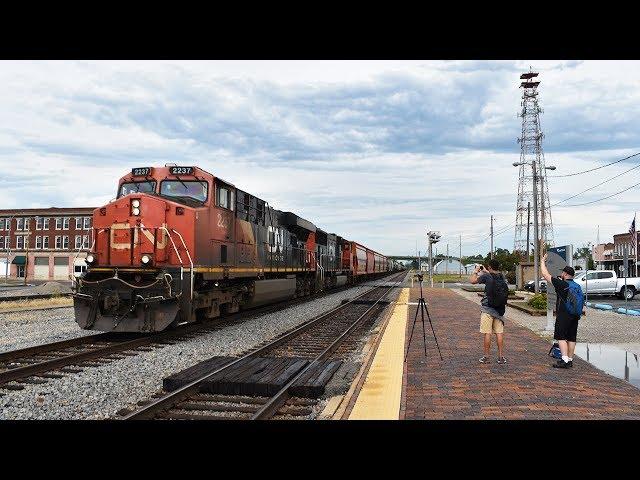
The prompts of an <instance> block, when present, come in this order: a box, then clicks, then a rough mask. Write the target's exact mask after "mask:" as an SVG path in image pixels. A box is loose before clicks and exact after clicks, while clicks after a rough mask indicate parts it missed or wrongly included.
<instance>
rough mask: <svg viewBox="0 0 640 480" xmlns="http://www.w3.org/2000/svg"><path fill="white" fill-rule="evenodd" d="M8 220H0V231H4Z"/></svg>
mask: <svg viewBox="0 0 640 480" xmlns="http://www.w3.org/2000/svg"><path fill="white" fill-rule="evenodd" d="M8 220H9V219H8V218H0V230H4V226H5V222H6V221H8Z"/></svg>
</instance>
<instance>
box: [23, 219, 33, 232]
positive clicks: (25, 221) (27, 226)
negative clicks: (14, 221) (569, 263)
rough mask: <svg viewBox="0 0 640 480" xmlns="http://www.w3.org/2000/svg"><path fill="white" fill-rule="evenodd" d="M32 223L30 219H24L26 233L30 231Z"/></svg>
mask: <svg viewBox="0 0 640 480" xmlns="http://www.w3.org/2000/svg"><path fill="white" fill-rule="evenodd" d="M30 221H31V219H30V218H25V219H24V229H25V231H28V230H29V222H30Z"/></svg>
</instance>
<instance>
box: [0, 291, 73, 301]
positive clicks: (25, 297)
mask: <svg viewBox="0 0 640 480" xmlns="http://www.w3.org/2000/svg"><path fill="white" fill-rule="evenodd" d="M61 297H71V293H47V294H43V295H37V294H36V295H11V296H5V297H0V303H2V302H12V301H15V300H42V299H44V300H46V299H49V298H61Z"/></svg>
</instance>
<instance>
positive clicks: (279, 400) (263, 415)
mask: <svg viewBox="0 0 640 480" xmlns="http://www.w3.org/2000/svg"><path fill="white" fill-rule="evenodd" d="M397 283H398V284H399V283H402V282H401V281H400V282H397ZM393 288H395V285H394V286H393V287H389V288H388V289H387V290H386V291H385V292H384V293H383V294H382V295H381V296H380V297H378V299H377V300H375V302H374V303H373V304H372V305H371V306H370V307H369V308H367V310H366V311H365V312H364V313H363V314H362V315H360V316H359V317H358V318H357V319H356V320H355V321H353V322H352V323H351V325H349V327H348V328H346V329H345V330H344V332H342V334H341V335H340V336H339V337H338V338H336V339H335V340H334V341H333V342H332V343H331V345H329V346H328V347H327V348H325V349H324V350H323V351H322V352H321V353H320V354H318V355H317V356H316V358H314V359H313V360H312V361H311V362H309V364H308V365H307V366H306V367H305V368H303V369H302V370H301V371H300V372H299V373H298V374H297V375H296V376H295V377H293V378H292V379H291V380H289V381H288V382H287V383H286V384H285V385H284V386H283V387H282V389H280V391H279V392H278V393H276V394H275V395H274V396H273V397H271V399H269V401H268V402H267V403H265V404H264V405H263V406H262V408H260V409H259V410H258V411H257V412H256V413H255V414H254V415H253V416H252V417H251V420H266V419H268V418H270V417H272V416H273V415H275V414H276V412H277V411H278V410H279V409H280V408H281V407H283V406H284V404H285V403H287V400H289V398H291V394H290V393H289V389H290V388H291V387H292V386H293V385H295V383H296V382H297V381H298V380H299V379H300V378H302V376H303V375H305V374H306V373H308V372H309V371H310V370H312V369H313V368H315V367H317V366H319V365H320V364H321V363H322V362H323V361H325V360H326V359H327V358H329V357H330V356H331V354H332V353H333V352H335V351H336V349H337V348H338V347H339V346H340V345H341V344H342V343H343V342H344V341H345V339H346V338H347V337H348V336H349V335H350V334H351V333H352V332H353V330H355V329H356V328H357V327H358V325H360V323H361V322H362V320H363V319H364V318H365V317H366V316H367V315H368V314H369V312H371V310H373V309H374V308H375V307H376V306H377V305H378V304H379V303H380V301H381V300H382V299H383V298H384V297H386V296H387V294H388V293H389V292H390V291H391V290H392V289H393Z"/></svg>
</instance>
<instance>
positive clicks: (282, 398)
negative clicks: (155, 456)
mask: <svg viewBox="0 0 640 480" xmlns="http://www.w3.org/2000/svg"><path fill="white" fill-rule="evenodd" d="M405 275H406V273H405V272H401V273H400V274H395V275H393V276H392V279H390V280H388V281H391V282H393V285H388V284H387V285H382V286H376V287H373V288H372V289H370V290H368V291H367V292H364V293H362V294H360V295H358V296H357V297H355V298H354V299H352V300H350V301H349V302H346V303H343V304H342V305H340V306H339V307H337V308H334V309H332V310H330V311H329V312H326V313H324V314H322V315H320V316H318V317H316V318H314V319H312V320H309V321H307V322H305V323H303V324H302V325H300V326H298V327H296V328H294V329H293V330H291V331H289V332H287V333H285V334H284V335H282V336H280V337H278V338H277V339H275V340H273V341H269V342H266V343H264V344H262V345H260V346H258V347H257V348H255V349H253V350H251V351H250V352H247V353H245V354H244V355H242V356H240V357H237V358H231V357H214V358H212V359H210V360H208V361H205V362H201V364H198V365H195V366H193V367H191V368H190V369H187V370H185V371H183V372H180V373H179V374H176V375H173V376H172V377H169V378H168V379H165V386H168V387H169V389H170V390H172V391H168V392H163V393H158V394H156V396H155V397H154V398H151V399H149V400H148V401H146V402H142V405H141V403H140V402H139V405H141V408H140V409H138V410H136V411H134V412H131V413H126V414H124V415H123V416H122V419H123V420H141V419H190V420H230V419H252V420H262V419H269V418H309V416H310V415H311V414H312V413H313V406H314V405H316V403H317V400H316V399H315V398H313V397H314V393H318V391H319V390H318V389H319V387H322V388H320V390H321V391H324V388H323V385H324V384H323V382H324V383H326V381H328V380H329V379H330V378H331V376H332V375H333V373H334V372H335V371H336V370H337V368H339V364H340V363H341V360H340V358H344V356H345V355H346V354H347V353H348V352H350V351H352V350H353V349H354V348H355V346H356V345H357V340H358V338H360V336H359V335H357V333H358V331H360V332H362V331H365V330H368V328H367V327H368V326H370V324H372V323H373V322H374V321H375V319H376V318H377V317H378V315H379V314H380V313H381V312H382V311H383V310H384V309H385V308H386V305H387V304H388V303H389V302H388V301H386V300H385V297H386V296H387V294H388V293H389V292H390V291H392V290H393V288H395V287H397V286H398V285H399V284H400V283H401V282H402V280H403V279H404V277H405ZM267 355H269V356H267ZM203 369H204V371H203ZM198 371H200V373H198ZM172 382H173V383H172ZM250 391H253V392H254V393H255V392H258V393H260V392H262V394H258V395H252V394H250ZM309 393H311V394H310V395H307V394H309ZM309 397H311V398H309Z"/></svg>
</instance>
